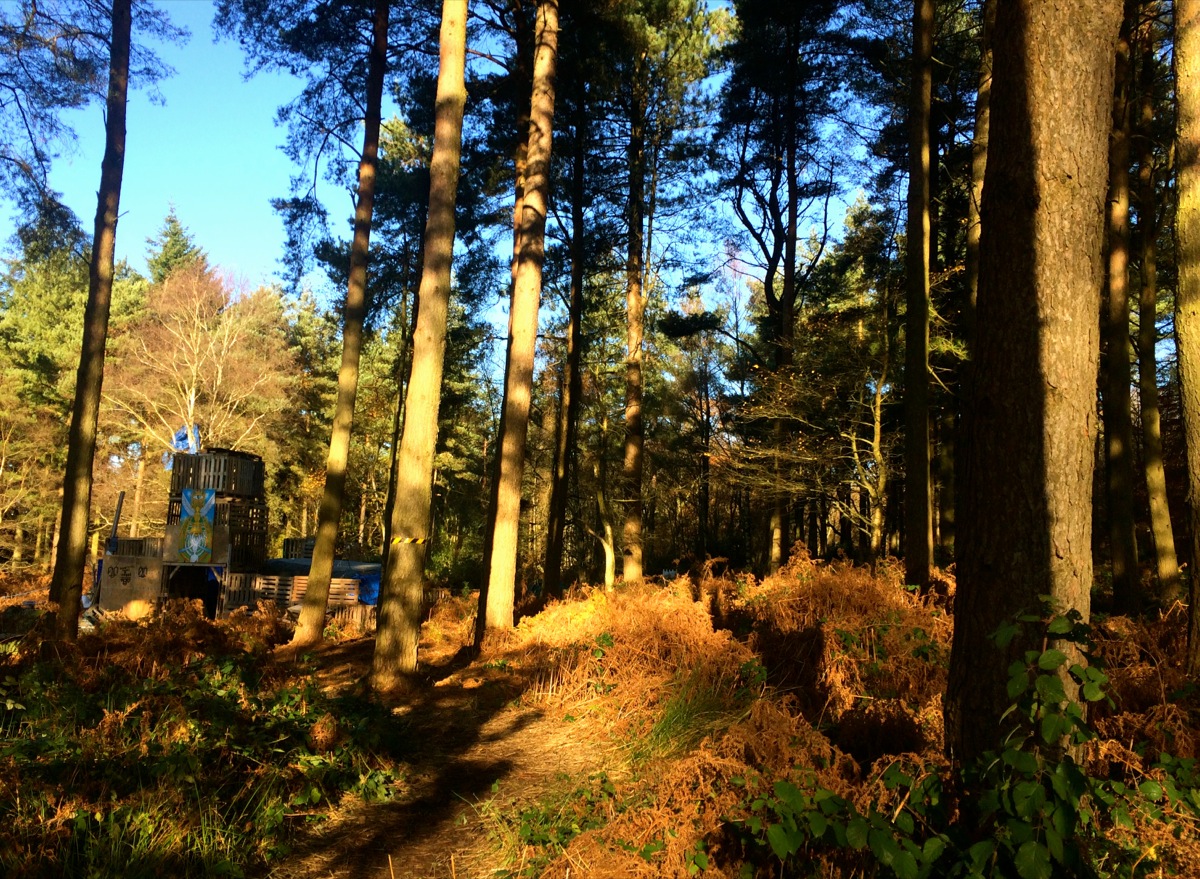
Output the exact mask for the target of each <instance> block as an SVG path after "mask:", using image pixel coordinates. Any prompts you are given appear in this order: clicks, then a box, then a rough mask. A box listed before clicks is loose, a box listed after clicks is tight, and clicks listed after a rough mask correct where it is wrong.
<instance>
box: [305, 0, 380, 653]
mask: <svg viewBox="0 0 1200 879" xmlns="http://www.w3.org/2000/svg"><path fill="white" fill-rule="evenodd" d="M388 8H389V5H388V0H376V2H375V12H374V19H373V27H372V35H371V56H370V62H369V66H368V68H367V110H366V116H365V119H364V131H363V150H362V159H361V160H360V161H359V163H358V204H357V205H356V206H355V209H354V238H353V239H352V240H351V242H350V278H349V282H348V283H347V285H346V305H345V307H344V309H343V311H342V364H341V367H340V368H339V369H338V391H337V402H336V403H335V405H334V410H333V430H332V432H331V434H330V438H329V458H328V459H327V461H326V463H325V491H324V493H323V495H322V496H321V507H320V510H319V512H318V514H317V540H316V544H315V545H314V547H313V554H312V565H311V566H310V568H309V573H308V588H307V589H306V590H305V592H304V603H303V605H302V607H301V610H300V620H299V622H298V623H297V624H296V633H295V635H293V636H292V645H293V646H295V647H305V646H308V645H311V644H315V643H316V642H318V641H320V640H321V635H322V632H324V630H325V609H326V606H327V604H328V602H329V584H330V580H331V579H332V577H333V557H334V551H335V544H336V543H337V535H338V528H339V526H340V525H341V520H342V505H343V503H344V501H345V495H346V464H347V460H348V458H349V454H350V431H351V428H352V427H353V424H354V404H355V400H356V398H357V396H358V365H359V359H360V357H361V355H362V340H363V321H364V319H365V318H366V313H367V259H368V256H369V254H370V244H371V221H372V216H373V214H374V211H375V175H376V169H377V166H378V161H379V126H380V115H381V112H382V105H383V78H384V72H385V71H386V69H387V37H388Z"/></svg>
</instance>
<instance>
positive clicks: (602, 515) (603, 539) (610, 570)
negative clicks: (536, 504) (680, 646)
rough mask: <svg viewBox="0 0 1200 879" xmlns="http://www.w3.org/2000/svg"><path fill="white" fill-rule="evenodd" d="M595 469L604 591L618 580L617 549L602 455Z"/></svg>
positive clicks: (607, 590)
mask: <svg viewBox="0 0 1200 879" xmlns="http://www.w3.org/2000/svg"><path fill="white" fill-rule="evenodd" d="M606 420H607V419H606ZM593 470H594V472H595V476H596V514H597V516H598V517H599V520H600V521H599V525H600V533H599V534H598V535H596V536H597V539H599V541H600V546H601V547H603V549H604V591H605V592H612V589H613V586H614V584H615V583H616V581H617V549H616V538H615V536H614V534H613V525H612V512H611V511H610V510H609V508H608V498H607V491H608V485H607V482H608V480H607V479H605V478H604V477H605V473H606V470H605V467H604V464H603V462H602V461H601V458H600V455H597V456H596V463H595V465H594V467H593Z"/></svg>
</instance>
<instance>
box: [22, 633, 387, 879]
mask: <svg viewBox="0 0 1200 879" xmlns="http://www.w3.org/2000/svg"><path fill="white" fill-rule="evenodd" d="M173 624H174V625H179V624H180V616H179V614H178V613H177V614H174V615H167V616H166V617H165V618H163V619H160V620H157V621H156V622H154V623H152V624H150V626H141V627H134V626H132V624H122V625H123V626H125V627H126V628H124V629H120V628H115V629H114V630H113V633H114V634H113V638H114V639H116V640H120V637H121V636H124V637H125V638H126V642H127V643H125V644H124V645H116V646H115V647H112V646H106V645H105V644H104V643H102V642H101V641H98V640H97V639H96V637H95V636H94V637H93V639H92V641H91V642H90V643H89V644H85V645H84V646H83V648H82V649H81V651H79V652H75V653H69V654H65V655H61V656H58V657H55V658H52V659H38V658H36V655H35V654H36V653H37V652H38V651H37V650H35V649H31V650H29V651H28V653H29V655H28V656H25V655H23V654H22V655H20V656H18V657H15V658H13V657H10V659H9V662H8V664H7V666H6V667H5V668H3V669H0V679H2V680H3V682H4V683H3V693H0V697H2V698H0V874H2V875H5V876H8V877H13V879H20V877H41V876H56V877H57V876H86V877H110V876H111V877H118V876H119V877H164V876H172V877H176V876H248V875H257V874H261V873H263V872H265V870H266V868H267V867H268V866H269V865H270V864H271V863H272V862H274V861H276V860H277V859H279V858H280V857H282V856H283V855H285V854H286V853H287V852H288V850H289V845H290V843H291V841H292V840H293V839H294V837H295V835H296V833H297V831H298V830H301V829H302V828H304V827H306V826H309V825H311V824H313V823H315V822H321V821H323V820H324V819H325V818H326V817H327V816H328V815H329V813H330V811H331V810H332V809H334V808H336V807H337V804H338V802H339V801H340V800H341V799H342V798H343V797H345V796H354V797H361V798H363V799H366V800H380V799H386V798H388V797H389V796H391V794H392V792H393V790H394V787H395V785H396V783H397V782H398V781H399V770H398V760H399V759H400V758H401V757H402V756H403V750H404V734H405V731H404V729H403V728H401V727H400V726H399V725H398V723H397V721H395V720H394V719H393V718H392V717H391V715H390V714H389V713H388V712H387V711H386V710H385V709H382V708H378V707H376V706H373V705H371V704H370V703H368V702H365V701H363V700H360V699H356V698H345V697H343V698H331V697H328V696H326V695H324V694H322V692H321V691H320V690H319V689H318V687H317V685H316V682H315V679H314V678H313V677H312V675H311V673H308V672H305V671H304V670H303V669H302V668H301V669H300V670H298V671H297V670H296V669H287V670H283V669H280V668H279V667H278V666H276V665H273V664H272V663H271V662H270V661H269V660H268V659H267V654H266V651H265V649H264V645H262V644H255V643H253V639H249V640H247V639H244V638H243V639H239V638H237V637H226V636H225V635H224V633H221V632H220V631H218V630H216V629H215V628H212V627H211V624H208V623H205V622H204V621H202V620H197V619H191V618H189V619H187V620H186V626H187V627H188V628H189V629H190V630H191V631H192V632H195V631H197V630H203V635H204V637H205V638H206V639H207V640H208V643H207V645H206V649H205V651H204V652H203V653H200V652H191V651H186V650H184V651H178V652H176V653H175V658H171V657H170V656H169V655H166V656H164V655H159V656H150V655H147V653H146V652H145V651H153V650H154V649H155V645H158V646H162V644H163V643H164V640H165V641H168V642H169V641H170V633H164V632H162V631H156V630H155V628H154V627H156V626H170V625H173ZM100 637H103V636H100ZM139 642H140V643H142V644H144V645H145V646H144V648H143V651H138V650H137V649H136V648H132V647H130V646H129V645H130V644H136V643H139ZM168 646H170V644H168ZM180 654H182V655H180Z"/></svg>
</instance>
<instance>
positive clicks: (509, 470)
mask: <svg viewBox="0 0 1200 879" xmlns="http://www.w3.org/2000/svg"><path fill="white" fill-rule="evenodd" d="M536 34H537V35H536V37H535V43H536V54H535V56H534V63H533V99H532V101H531V102H530V114H529V125H530V128H529V153H528V161H527V165H526V169H525V191H524V197H523V199H522V204H521V227H520V230H519V232H518V240H519V241H520V252H519V253H518V254H517V266H516V272H515V273H514V279H513V295H512V308H511V311H510V313H509V337H508V357H507V359H506V362H505V371H504V408H503V411H502V412H501V416H500V418H501V420H500V443H499V448H498V449H497V455H498V457H499V464H498V466H497V468H496V489H495V499H496V500H495V522H494V529H493V533H492V540H491V547H492V549H491V554H490V563H489V565H488V572H487V582H486V584H485V587H484V590H483V591H482V592H481V594H480V599H479V600H480V604H481V607H480V613H479V617H478V619H479V626H478V632H477V640H480V639H481V638H482V634H483V632H484V631H485V630H486V629H507V628H512V625H513V604H514V600H515V593H516V577H517V555H518V550H519V539H520V525H521V478H522V476H523V474H524V472H525V443H526V439H527V437H528V434H529V408H530V404H531V402H532V396H533V361H534V354H535V349H536V347H537V324H538V307H539V305H540V302H541V296H542V265H543V263H544V262H545V256H546V250H545V245H546V208H547V204H548V202H549V197H550V147H551V139H552V130H553V129H552V125H553V121H554V76H555V66H556V63H557V60H558V0H540V2H539V3H538V11H537V30H536Z"/></svg>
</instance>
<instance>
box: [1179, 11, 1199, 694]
mask: <svg viewBox="0 0 1200 879" xmlns="http://www.w3.org/2000/svg"><path fill="white" fill-rule="evenodd" d="M1175 78H1176V83H1175V94H1176V101H1177V105H1178V119H1177V122H1176V124H1177V125H1178V131H1177V133H1176V137H1177V142H1176V145H1175V153H1176V162H1177V163H1178V168H1179V177H1178V182H1177V184H1176V185H1177V188H1178V192H1179V206H1178V208H1177V213H1176V217H1175V235H1176V245H1175V253H1176V259H1177V261H1178V264H1179V291H1178V293H1177V294H1176V297H1175V348H1176V352H1177V354H1178V358H1179V384H1180V405H1181V408H1182V409H1183V427H1184V434H1185V436H1186V439H1187V465H1188V467H1187V469H1188V510H1189V513H1190V521H1189V524H1190V526H1191V533H1192V546H1191V551H1192V568H1191V572H1190V574H1189V576H1188V604H1189V621H1188V646H1187V660H1186V667H1187V672H1188V674H1189V675H1192V676H1195V675H1197V674H1200V572H1198V571H1197V570H1196V568H1197V567H1198V566H1200V2H1198V0H1176V3H1175Z"/></svg>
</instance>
